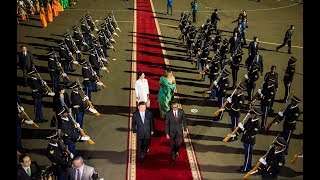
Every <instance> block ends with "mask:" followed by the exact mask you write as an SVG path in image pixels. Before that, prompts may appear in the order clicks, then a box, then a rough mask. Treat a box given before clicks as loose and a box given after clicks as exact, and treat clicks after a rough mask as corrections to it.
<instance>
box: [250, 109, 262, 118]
mask: <svg viewBox="0 0 320 180" xmlns="http://www.w3.org/2000/svg"><path fill="white" fill-rule="evenodd" d="M250 114H256V115H258V116H260V115H261V114H262V112H261V110H260V109H258V108H253V109H251V110H250Z"/></svg>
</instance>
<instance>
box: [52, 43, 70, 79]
mask: <svg viewBox="0 0 320 180" xmlns="http://www.w3.org/2000/svg"><path fill="white" fill-rule="evenodd" d="M52 52H53V55H54V58H55V60H56V63H57V65H58V67H59V69H60V70H61V72H62V74H66V76H63V77H65V78H67V79H68V81H70V78H69V76H68V75H67V73H65V72H64V70H63V68H62V66H61V64H60V62H59V60H58V57H57V55H56V54H55V51H54V48H53V47H52Z"/></svg>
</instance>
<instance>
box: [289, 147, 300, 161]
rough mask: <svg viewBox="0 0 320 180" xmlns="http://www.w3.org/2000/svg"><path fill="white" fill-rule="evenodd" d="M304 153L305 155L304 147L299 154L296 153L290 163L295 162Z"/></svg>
mask: <svg viewBox="0 0 320 180" xmlns="http://www.w3.org/2000/svg"><path fill="white" fill-rule="evenodd" d="M302 155H303V149H301V151H300V152H299V153H298V154H295V155H294V156H293V158H292V159H291V160H290V163H291V164H294V163H295V162H296V161H297V160H298V158H299V156H302Z"/></svg>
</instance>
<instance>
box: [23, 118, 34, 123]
mask: <svg viewBox="0 0 320 180" xmlns="http://www.w3.org/2000/svg"><path fill="white" fill-rule="evenodd" d="M25 122H26V123H27V124H33V123H34V122H33V120H31V119H30V120H25Z"/></svg>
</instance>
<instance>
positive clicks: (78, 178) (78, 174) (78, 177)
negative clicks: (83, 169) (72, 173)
mask: <svg viewBox="0 0 320 180" xmlns="http://www.w3.org/2000/svg"><path fill="white" fill-rule="evenodd" d="M77 171H78V173H77V180H80V169H77Z"/></svg>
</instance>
